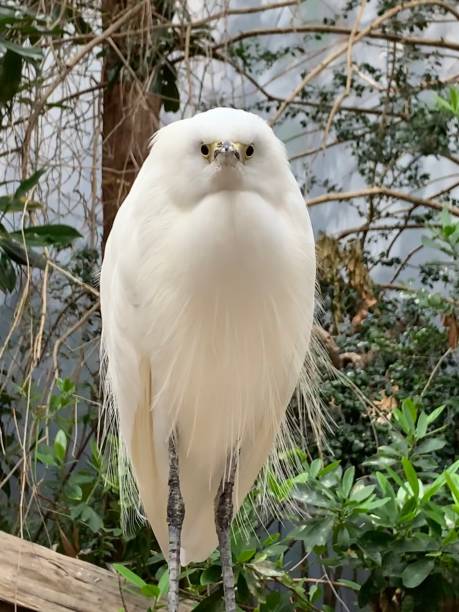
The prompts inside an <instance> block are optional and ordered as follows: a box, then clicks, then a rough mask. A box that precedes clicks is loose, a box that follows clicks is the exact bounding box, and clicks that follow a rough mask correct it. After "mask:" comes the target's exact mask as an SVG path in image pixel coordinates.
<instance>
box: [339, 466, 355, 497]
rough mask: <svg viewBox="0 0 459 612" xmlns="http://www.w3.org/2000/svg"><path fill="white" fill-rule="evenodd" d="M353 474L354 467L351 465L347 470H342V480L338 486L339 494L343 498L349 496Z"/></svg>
mask: <svg viewBox="0 0 459 612" xmlns="http://www.w3.org/2000/svg"><path fill="white" fill-rule="evenodd" d="M354 474H355V467H354V466H353V465H352V466H351V467H348V468H347V470H346V471H345V472H344V476H343V480H342V482H341V487H340V489H341V495H342V496H343V497H344V498H346V497H348V496H349V493H350V491H351V488H352V484H353V483H354Z"/></svg>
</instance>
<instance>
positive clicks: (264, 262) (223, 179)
mask: <svg viewBox="0 0 459 612" xmlns="http://www.w3.org/2000/svg"><path fill="white" fill-rule="evenodd" d="M224 140H228V141H232V142H238V143H246V144H249V143H252V144H253V146H254V150H255V154H254V155H253V157H252V158H251V159H250V160H247V161H246V163H244V164H243V163H238V164H236V166H234V167H232V166H231V167H230V166H228V167H226V166H223V167H220V166H219V165H217V164H215V163H209V162H208V161H207V160H206V159H204V158H203V156H202V155H201V153H200V146H201V144H202V143H211V142H217V141H224ZM314 289H315V255H314V240H313V234H312V230H311V225H310V221H309V217H308V213H307V210H306V207H305V204H304V200H303V197H302V195H301V192H300V190H299V188H298V186H297V184H296V181H295V179H294V177H293V175H292V173H291V171H290V169H289V165H288V161H287V157H286V153H285V150H284V147H283V145H282V143H281V142H280V141H279V140H278V139H277V138H276V137H275V136H274V134H273V132H272V130H271V129H270V128H269V126H268V125H267V124H266V123H265V122H264V121H263V120H262V119H260V118H258V117H257V116H255V115H253V114H250V113H246V112H244V111H239V110H233V109H214V110H211V111H208V112H206V113H202V114H199V115H196V116H195V117H193V118H192V119H185V120H183V121H178V122H176V123H173V124H171V125H169V126H167V127H165V128H163V129H161V130H160V131H159V132H158V133H157V134H156V135H155V137H154V140H153V146H152V149H151V152H150V154H149V156H148V158H147V160H146V161H145V163H144V165H143V167H142V169H141V170H140V172H139V175H138V177H137V179H136V181H135V183H134V185H133V187H132V189H131V192H130V193H129V195H128V197H127V198H126V200H125V202H124V203H123V205H122V207H121V209H120V210H119V212H118V214H117V217H116V219H115V222H114V225H113V229H112V231H111V234H110V237H109V239H108V242H107V245H106V251H105V257H104V262H103V266H102V272H101V307H102V319H103V333H102V344H103V350H104V353H105V356H106V359H107V373H106V376H107V381H108V388H109V392H110V393H111V395H112V402H113V405H114V409H115V411H116V413H117V415H118V416H117V418H118V425H119V431H120V438H121V444H122V446H124V449H125V452H126V454H127V456H128V457H129V460H130V462H131V465H132V470H133V474H134V477H135V480H136V482H137V486H138V489H139V493H140V497H141V500H142V503H143V508H144V511H145V514H146V516H147V518H148V520H149V522H150V523H151V525H152V527H153V530H154V533H155V535H156V537H157V539H158V541H159V544H160V545H161V548H162V550H163V552H165V553H166V551H167V543H168V537H167V523H166V506H167V495H168V487H167V479H168V451H167V449H168V438H169V435H170V433H171V431H172V429H173V428H175V429H176V431H177V434H178V451H179V463H180V481H181V489H182V495H183V499H184V504H185V520H184V524H183V532H182V562H184V563H187V562H189V561H196V560H202V559H204V558H206V557H207V556H208V555H209V554H210V553H211V552H212V550H213V549H214V548H215V546H216V543H217V537H216V533H215V527H214V499H215V495H216V492H217V489H218V485H219V483H220V480H221V478H222V476H223V474H224V471H225V465H226V460H227V457H228V455H229V453H230V452H231V449H233V448H235V447H237V448H239V449H240V458H239V466H240V467H239V470H238V474H237V479H236V489H235V504H236V507H238V506H239V505H240V504H241V503H242V501H243V499H244V497H245V495H246V494H247V492H248V491H249V489H250V487H251V486H252V484H253V482H254V480H255V478H256V476H257V474H258V473H259V471H260V469H261V467H262V466H263V464H264V463H265V461H266V459H267V457H268V455H269V452H270V450H271V448H272V446H273V443H274V439H275V436H276V434H277V432H278V431H279V427H280V424H281V422H282V420H283V418H284V415H285V410H286V407H287V404H288V402H289V400H290V397H291V395H292V393H293V391H294V388H295V386H296V384H297V381H298V378H299V376H300V371H301V368H302V365H303V363H304V359H305V355H306V352H307V349H308V344H309V341H310V333H311V327H312V320H313V308H314Z"/></svg>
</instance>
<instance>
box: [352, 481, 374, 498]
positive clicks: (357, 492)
mask: <svg viewBox="0 0 459 612" xmlns="http://www.w3.org/2000/svg"><path fill="white" fill-rule="evenodd" d="M375 488H376V485H366V486H362V485H359V483H357V484H356V485H355V486H354V488H353V489H352V492H351V496H350V499H351V501H355V502H362V501H363V500H364V499H367V498H368V497H370V495H371V494H372V493H373V491H374V490H375Z"/></svg>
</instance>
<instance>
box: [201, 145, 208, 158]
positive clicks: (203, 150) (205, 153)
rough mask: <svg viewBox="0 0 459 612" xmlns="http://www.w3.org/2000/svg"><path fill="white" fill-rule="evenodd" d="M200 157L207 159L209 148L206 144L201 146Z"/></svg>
mask: <svg viewBox="0 0 459 612" xmlns="http://www.w3.org/2000/svg"><path fill="white" fill-rule="evenodd" d="M201 155H202V156H203V157H208V155H209V147H208V146H207V145H206V144H202V145H201Z"/></svg>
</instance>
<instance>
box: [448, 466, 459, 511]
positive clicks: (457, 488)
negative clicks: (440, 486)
mask: <svg viewBox="0 0 459 612" xmlns="http://www.w3.org/2000/svg"><path fill="white" fill-rule="evenodd" d="M445 478H446V482H447V484H448V488H449V490H450V491H451V493H452V494H453V497H454V500H455V502H456V504H459V476H457V474H449V473H448V472H445Z"/></svg>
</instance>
